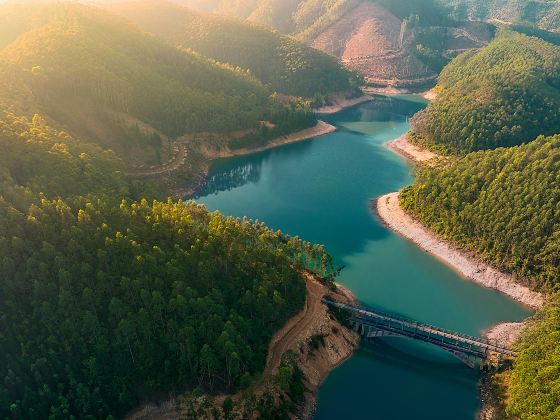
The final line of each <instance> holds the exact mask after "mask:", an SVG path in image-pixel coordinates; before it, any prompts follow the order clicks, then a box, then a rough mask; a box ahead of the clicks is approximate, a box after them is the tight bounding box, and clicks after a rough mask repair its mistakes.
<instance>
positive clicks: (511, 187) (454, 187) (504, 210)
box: [401, 135, 560, 290]
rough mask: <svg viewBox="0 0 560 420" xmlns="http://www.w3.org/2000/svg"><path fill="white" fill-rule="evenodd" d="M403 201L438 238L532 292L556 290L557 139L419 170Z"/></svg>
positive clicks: (559, 251)
mask: <svg viewBox="0 0 560 420" xmlns="http://www.w3.org/2000/svg"><path fill="white" fill-rule="evenodd" d="M401 197H402V203H403V205H404V207H405V208H406V209H407V210H408V211H410V212H411V213H412V214H414V215H415V216H417V217H418V218H419V219H420V220H421V221H422V222H423V223H424V224H425V225H427V226H429V227H430V228H432V229H435V230H436V232H437V233H438V234H440V235H441V236H443V237H444V238H446V239H451V240H452V241H454V242H456V243H458V244H459V245H460V246H462V247H464V248H467V249H469V250H472V251H475V252H476V253H477V254H478V255H480V256H482V257H483V258H484V259H486V260H487V261H489V262H490V263H491V264H493V265H495V266H498V267H500V268H502V269H505V270H506V271H509V272H513V273H516V274H518V275H519V276H520V277H523V278H526V279H528V280H529V281H530V283H531V285H532V286H535V287H539V288H542V289H548V290H554V289H555V288H557V287H558V285H560V206H559V203H560V136H558V135H557V136H554V137H548V138H544V137H540V138H539V139H537V140H535V141H533V142H529V143H528V144H526V145H522V146H517V147H512V148H500V149H496V150H493V151H480V152H476V153H470V154H468V155H466V156H465V157H463V158H461V159H459V160H458V161H454V162H453V163H452V164H449V165H448V166H446V167H445V168H443V169H439V168H433V169H421V170H420V171H419V173H418V177H417V181H416V183H415V184H414V185H413V186H412V187H409V188H407V189H405V190H404V192H403V193H402V196H401Z"/></svg>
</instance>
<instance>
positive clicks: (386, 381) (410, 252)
mask: <svg viewBox="0 0 560 420" xmlns="http://www.w3.org/2000/svg"><path fill="white" fill-rule="evenodd" d="M423 106H425V103H424V102H423V101H422V100H420V99H419V98H418V97H414V96H399V97H379V98H377V99H376V100H375V101H374V102H372V103H368V104H365V105H361V106H359V107H356V108H352V109H350V110H347V111H344V112H342V113H339V114H337V115H335V116H333V117H331V118H329V119H328V121H329V122H330V123H331V124H334V125H336V126H337V127H338V128H339V131H337V132H336V133H333V134H330V135H328V136H324V137H320V138H317V139H315V140H312V141H308V142H302V143H296V144H291V145H287V146H284V147H281V148H278V149H274V150H270V151H266V152H263V153H259V154H255V155H251V156H247V157H239V158H231V159H226V160H221V161H217V162H216V163H215V164H214V165H213V167H212V170H211V173H210V177H209V181H208V182H207V184H206V185H205V187H204V189H203V190H202V192H201V193H200V195H199V197H197V200H198V201H200V202H202V203H204V204H205V205H206V206H207V207H208V208H209V209H211V210H220V211H221V212H223V213H224V214H227V215H233V216H247V217H250V218H253V219H259V220H261V221H263V222H265V223H266V224H267V225H268V226H270V227H272V228H274V229H281V230H282V231H284V232H286V233H288V234H291V235H299V236H300V237H302V238H304V239H306V240H308V241H311V242H316V243H323V244H325V246H326V247H327V249H328V250H329V252H330V253H331V254H332V255H333V257H334V258H335V260H336V263H337V264H338V265H344V266H345V269H344V270H343V271H342V274H341V276H340V278H339V281H340V282H341V283H342V284H344V285H345V286H346V287H348V288H349V289H350V290H352V292H353V293H354V294H355V296H356V297H357V298H358V299H359V300H360V301H361V302H362V303H363V304H365V305H368V306H371V307H373V308H377V309H381V310H383V311H385V312H389V313H394V314H397V315H402V316H406V317H410V318H414V319H417V320H419V321H422V322H427V323H431V324H434V325H437V326H440V327H444V328H449V329H452V330H457V331H460V332H463V333H467V334H472V335H480V333H481V331H482V330H484V329H486V328H488V327H489V326H491V325H493V324H496V323H498V322H502V321H516V320H521V319H523V318H524V317H526V316H527V315H528V313H529V311H528V310H527V309H526V308H524V307H522V306H520V305H518V304H516V303H515V302H513V301H512V300H510V299H508V298H506V297H505V296H502V295H500V294H498V293H497V292H494V291H490V290H487V289H483V288H481V287H478V286H477V285H475V284H473V283H471V282H469V281H466V280H464V279H462V278H461V277H459V276H458V275H457V274H456V273H455V272H453V271H452V270H451V269H449V268H448V267H447V266H445V265H443V264H442V263H441V262H439V261H438V260H436V259H434V258H433V257H431V256H430V255H429V254H427V253H425V252H423V251H421V250H420V249H418V248H416V247H415V246H414V245H412V244H410V243H409V242H407V241H406V240H404V239H402V238H400V237H398V236H397V235H395V234H393V233H392V232H391V231H389V230H387V229H386V228H385V227H384V226H383V225H382V224H381V223H380V221H379V220H378V219H377V217H376V216H375V215H374V214H372V212H371V210H370V208H369V200H370V199H371V198H374V197H378V196H380V195H382V194H385V193H388V192H391V191H396V190H398V189H400V188H402V187H403V186H405V185H407V184H409V183H410V182H412V177H411V173H410V167H409V165H408V164H407V163H406V162H405V161H404V160H403V159H401V158H400V157H398V156H396V155H394V154H393V153H392V152H391V151H390V150H388V149H387V148H386V147H385V146H384V143H385V142H387V141H388V140H390V139H393V138H396V137H398V136H400V135H401V134H403V133H405V132H406V131H407V130H408V128H409V125H408V118H409V117H410V116H412V115H413V114H414V113H415V112H417V111H418V110H420V109H421V108H422V107H423ZM478 378H479V376H478V372H476V371H473V370H471V369H469V368H468V367H466V366H465V365H463V364H461V362H459V361H458V360H456V359H454V358H453V357H452V356H450V355H448V354H447V353H445V352H443V351H441V350H439V349H437V348H433V347H430V346H427V345H424V344H421V343H416V342H411V341H408V340H405V339H399V338H387V339H382V340H377V341H376V342H375V343H373V344H363V345H362V346H361V348H360V349H359V350H358V351H357V352H356V354H355V355H354V356H353V357H352V358H351V359H349V360H348V361H347V362H345V363H344V364H342V365H341V366H340V367H339V368H338V369H336V370H335V371H334V372H333V373H332V374H331V375H330V376H329V377H328V378H327V380H326V381H325V383H324V384H323V386H322V387H321V390H320V392H319V405H318V407H317V413H316V418H317V419H340V418H347V419H429V420H434V419H457V420H459V419H469V420H472V419H473V418H474V416H475V413H476V411H477V410H478V408H479V405H480V402H479V401H478V394H477V388H476V384H477V381H478Z"/></svg>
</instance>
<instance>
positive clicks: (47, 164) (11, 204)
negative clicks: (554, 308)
mask: <svg viewBox="0 0 560 420" xmlns="http://www.w3.org/2000/svg"><path fill="white" fill-rule="evenodd" d="M123 168H124V164H123V162H122V161H121V160H120V159H118V158H117V157H116V156H115V155H114V153H112V152H106V151H103V150H102V149H100V148H99V147H98V146H96V145H91V144H87V143H84V142H82V141H79V140H76V139H74V138H73V137H71V136H70V135H69V134H66V133H65V132H63V131H60V130H57V129H55V128H53V127H51V126H49V125H47V124H46V123H45V121H44V120H43V119H42V118H41V117H39V116H38V115H36V116H34V117H33V118H32V119H31V120H29V119H27V118H25V117H17V116H15V115H13V114H9V113H5V114H4V115H3V116H2V118H1V119H0V255H1V263H0V279H1V281H0V325H1V329H0V331H1V332H0V348H1V349H2V351H1V352H0V377H2V378H3V379H2V382H1V383H0V417H2V418H29V419H35V418H46V417H48V416H52V417H53V418H67V417H70V416H74V417H77V418H85V417H88V416H89V417H90V418H105V417H107V416H109V415H113V416H120V415H122V414H124V413H125V412H126V411H127V410H129V409H130V408H132V407H134V406H136V405H137V404H138V403H139V402H141V401H142V400H143V399H145V398H150V397H152V396H154V395H162V393H165V392H168V391H177V392H180V391H185V390H189V389H193V388H195V387H199V388H200V389H201V390H204V391H208V392H216V391H233V390H236V389H237V388H239V387H240V386H247V385H248V384H250V383H251V381H252V378H253V377H255V376H256V375H258V374H259V373H260V371H261V370H262V368H263V366H264V362H265V358H266V351H267V346H268V342H269V340H270V338H271V336H272V334H273V333H274V332H275V331H276V330H277V329H278V328H279V327H280V326H281V325H282V324H283V323H284V322H285V321H286V319H287V318H288V317H289V316H290V315H292V314H293V313H294V312H296V311H297V310H299V309H300V308H301V306H302V305H303V302H304V299H305V282H304V280H303V278H302V276H301V274H300V273H299V270H300V269H301V268H306V269H311V270H315V271H316V272H318V273H321V274H327V270H329V269H330V268H329V267H330V258H329V256H328V255H327V254H326V253H325V252H324V250H323V248H322V247H319V246H312V245H310V244H307V243H304V242H302V241H300V240H299V239H297V238H290V237H286V236H284V235H283V234H282V233H280V232H273V231H271V230H269V229H268V228H266V227H265V226H264V225H262V224H259V223H252V222H250V221H247V220H240V219H234V218H226V217H223V216H221V215H220V214H219V213H209V212H208V211H207V210H206V209H205V208H204V207H202V206H200V205H197V204H195V203H193V202H191V203H188V204H184V203H183V202H178V203H173V202H170V201H168V202H167V203H166V202H159V201H153V202H148V201H146V200H141V201H133V200H131V199H130V198H128V197H131V196H132V195H133V194H132V192H131V191H132V190H133V185H131V184H130V183H129V182H128V181H127V180H126V179H125V178H124V176H123V173H122V171H123ZM145 192H146V191H145V190H144V193H145ZM123 198H125V200H123ZM164 395H165V394H164Z"/></svg>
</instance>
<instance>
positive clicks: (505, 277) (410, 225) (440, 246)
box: [373, 192, 545, 308]
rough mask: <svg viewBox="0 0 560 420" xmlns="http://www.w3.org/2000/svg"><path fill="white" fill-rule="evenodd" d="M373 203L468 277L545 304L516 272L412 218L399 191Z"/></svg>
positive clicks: (390, 222)
mask: <svg viewBox="0 0 560 420" xmlns="http://www.w3.org/2000/svg"><path fill="white" fill-rule="evenodd" d="M373 206H374V208H375V210H376V211H377V214H378V215H379V217H380V219H381V220H382V221H383V223H385V225H386V226H387V227H389V228H390V229H392V230H393V231H395V232H397V233H398V234H400V235H401V236H403V237H405V238H406V239H408V240H410V241H412V242H414V243H415V244H416V245H418V246H419V247H420V248H422V249H424V250H425V251H427V252H429V253H431V254H432V255H434V256H435V257H437V258H439V259H440V260H442V261H443V262H445V263H446V264H448V265H449V266H450V267H452V268H453V269H454V270H455V271H457V272H458V273H459V274H461V275H462V276H464V277H466V278H467V279H470V280H472V281H474V282H476V283H478V284H480V285H482V286H484V287H488V288H490V289H495V290H498V291H500V292H502V293H505V294H506V295H508V296H510V297H512V298H513V299H515V300H517V301H519V302H521V303H523V304H525V305H528V306H530V307H532V308H539V307H541V306H542V305H543V304H544V301H545V298H544V295H542V294H540V293H537V292H534V291H532V290H530V289H529V288H528V287H525V286H522V285H520V284H518V283H516V281H515V279H514V278H513V276H511V275H509V274H506V273H503V272H500V271H498V270H496V269H495V268H493V267H491V266H489V265H488V264H486V263H484V262H482V261H480V260H479V259H477V258H475V257H473V256H472V255H470V254H469V253H467V252H465V251H463V250H461V249H459V248H457V247H455V246H454V245H452V244H451V243H449V242H448V241H445V240H443V239H441V238H440V237H438V236H437V235H435V234H434V233H432V232H431V231H429V230H428V229H427V228H425V227H424V226H423V225H422V224H420V223H419V222H418V221H416V220H415V219H413V218H412V217H411V216H410V215H408V214H407V213H406V212H405V211H404V210H403V209H402V207H401V206H400V203H399V193H398V192H395V193H391V194H387V195H384V196H382V197H380V198H378V199H377V200H375V202H374V203H373Z"/></svg>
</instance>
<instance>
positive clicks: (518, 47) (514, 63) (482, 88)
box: [412, 29, 560, 153]
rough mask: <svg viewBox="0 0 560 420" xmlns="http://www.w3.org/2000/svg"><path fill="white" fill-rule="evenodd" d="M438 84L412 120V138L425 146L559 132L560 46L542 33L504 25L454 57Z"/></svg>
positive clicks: (502, 141) (490, 143)
mask: <svg viewBox="0 0 560 420" xmlns="http://www.w3.org/2000/svg"><path fill="white" fill-rule="evenodd" d="M438 89H439V90H440V95H439V97H438V98H437V99H436V100H435V101H433V102H432V103H430V105H429V106H428V107H427V108H426V109H425V110H424V111H422V112H420V113H418V114H417V115H416V116H415V117H414V119H413V121H412V126H413V133H412V139H413V140H414V141H416V142H419V143H421V144H422V145H424V146H428V147H431V148H436V149H437V150H439V151H444V152H450V153H463V152H470V151H475V150H481V149H493V148H496V147H501V146H514V145H517V144H521V143H524V142H526V141H528V140H531V139H534V138H536V137H537V136H538V135H540V134H543V135H553V134H556V133H558V132H559V131H560V119H559V118H558V115H557V109H558V108H559V107H560V47H559V46H557V45H554V44H552V43H550V42H547V41H545V40H543V39H541V38H537V37H532V36H527V35H524V34H521V33H518V32H515V31H511V30H507V29H502V30H500V31H499V34H498V36H497V37H496V39H495V40H493V41H492V42H491V43H490V44H489V45H488V46H486V47H484V48H482V49H481V50H479V51H477V52H467V53H464V54H462V55H460V56H459V57H457V58H456V59H455V60H453V61H452V62H451V63H450V64H449V65H448V66H447V67H446V68H445V69H444V70H443V72H442V73H441V75H440V77H439V79H438Z"/></svg>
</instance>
